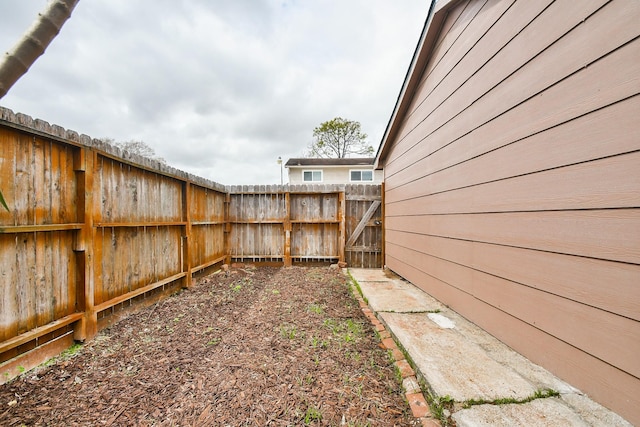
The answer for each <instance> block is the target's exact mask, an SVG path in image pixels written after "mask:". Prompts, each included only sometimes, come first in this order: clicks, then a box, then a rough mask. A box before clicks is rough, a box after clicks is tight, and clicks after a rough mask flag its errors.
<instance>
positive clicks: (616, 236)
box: [386, 209, 640, 264]
mask: <svg viewBox="0 0 640 427" xmlns="http://www.w3.org/2000/svg"><path fill="white" fill-rule="evenodd" d="M386 228H387V230H396V231H405V232H412V233H418V234H426V235H430V236H440V237H450V238H454V239H464V240H473V241H479V242H485V243H494V244H499V245H507V246H516V247H522V248H527V249H537V250H542V251H548V252H558V253H566V254H571V255H578V256H586V257H590V258H596V259H608V260H612V261H620V262H628V263H634V264H640V245H639V244H638V236H640V209H605V210H578V211H543V212H509V213H499V214H491V213H489V214H460V215H428V216H425V215H407V216H402V217H387V223H386ZM603 236H606V237H603Z"/></svg>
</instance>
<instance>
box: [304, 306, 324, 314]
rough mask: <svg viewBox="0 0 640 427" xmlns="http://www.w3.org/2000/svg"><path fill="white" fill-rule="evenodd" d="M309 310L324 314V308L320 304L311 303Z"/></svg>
mask: <svg viewBox="0 0 640 427" xmlns="http://www.w3.org/2000/svg"><path fill="white" fill-rule="evenodd" d="M307 311H309V312H311V313H315V314H323V313H324V308H322V306H321V305H320V304H309V306H308V307H307Z"/></svg>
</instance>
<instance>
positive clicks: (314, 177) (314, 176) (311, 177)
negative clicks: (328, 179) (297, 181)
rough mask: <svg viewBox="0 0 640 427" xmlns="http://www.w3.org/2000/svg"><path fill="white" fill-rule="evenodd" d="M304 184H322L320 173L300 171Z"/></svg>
mask: <svg viewBox="0 0 640 427" xmlns="http://www.w3.org/2000/svg"><path fill="white" fill-rule="evenodd" d="M302 180H303V181H304V182H322V171H302Z"/></svg>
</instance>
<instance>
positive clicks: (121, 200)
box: [0, 107, 382, 382]
mask: <svg viewBox="0 0 640 427" xmlns="http://www.w3.org/2000/svg"><path fill="white" fill-rule="evenodd" d="M0 147H1V148H0V191H2V194H3V195H4V198H5V200H6V201H7V203H8V205H9V207H10V210H9V211H7V210H4V208H1V207H0V259H1V262H0V277H2V282H1V285H0V288H1V289H0V374H1V377H0V378H1V379H0V381H1V382H5V381H7V380H8V379H10V378H12V377H14V376H16V375H17V374H19V373H20V372H21V371H22V370H24V367H28V366H35V365H37V364H39V363H42V362H43V361H44V360H46V359H47V358H49V357H51V356H53V355H55V354H57V353H59V352H60V351H62V350H63V349H65V348H66V347H68V346H69V345H71V344H72V343H73V341H74V340H80V341H82V340H85V339H89V338H91V337H93V336H94V335H95V334H96V333H97V331H98V330H99V329H100V328H103V327H105V326H107V325H109V324H111V323H112V322H114V321H116V320H117V319H118V318H119V317H120V316H121V315H123V314H125V313H127V312H128V311H129V310H130V308H133V307H135V308H136V309H137V308H141V307H144V306H146V305H149V304H153V303H154V302H157V301H158V300H159V299H161V298H163V297H165V296H167V295H168V294H170V293H172V292H174V291H176V290H178V289H180V288H183V287H189V286H190V285H191V281H192V276H193V275H194V274H195V273H197V272H201V271H206V270H207V269H209V268H210V267H218V266H219V265H221V264H222V263H224V262H226V263H231V262H264V263H269V262H276V263H280V264H282V265H292V264H293V263H295V262H315V261H322V262H338V261H347V262H348V263H349V264H350V265H353V266H359V267H381V264H382V226H381V222H382V215H381V211H380V207H379V204H380V200H381V199H380V197H381V194H382V193H381V191H380V186H376V185H364V186H363V185H333V186H318V185H309V186H307V185H300V186H264V185H263V186H228V187H224V186H222V185H220V184H217V183H214V182H211V181H207V180H205V179H202V178H200V177H196V176H192V175H189V174H186V173H184V172H181V171H178V170H176V169H173V168H171V167H168V166H166V165H164V164H160V163H158V162H155V161H152V160H149V159H146V158H143V157H140V156H136V155H132V154H129V153H127V152H121V151H120V150H119V149H118V148H116V147H112V146H110V145H108V144H104V143H103V142H101V141H99V140H92V139H91V138H89V137H88V136H86V135H81V136H80V135H78V134H77V133H76V132H74V131H68V130H65V129H63V128H61V127H59V126H55V125H53V126H52V125H49V124H48V123H46V122H43V121H40V120H33V119H31V118H30V117H29V116H25V115H22V114H14V113H13V112H12V111H11V110H8V109H4V108H2V107H0ZM376 203H377V205H376ZM347 242H348V245H347ZM346 246H348V247H346Z"/></svg>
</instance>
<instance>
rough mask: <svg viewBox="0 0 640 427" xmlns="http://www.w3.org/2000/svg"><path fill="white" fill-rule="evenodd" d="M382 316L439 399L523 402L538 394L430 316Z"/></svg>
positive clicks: (474, 345) (400, 314)
mask: <svg viewBox="0 0 640 427" xmlns="http://www.w3.org/2000/svg"><path fill="white" fill-rule="evenodd" d="M379 315H380V317H381V320H382V322H383V323H385V324H386V326H387V327H388V329H389V330H390V331H391V334H392V335H393V336H395V337H396V339H397V340H398V341H399V342H400V344H401V345H402V346H403V347H404V349H405V350H406V351H407V353H409V355H411V358H412V360H413V362H414V363H415V365H416V367H417V369H418V371H419V372H420V373H421V374H422V376H424V378H425V380H426V382H427V383H428V384H429V386H430V387H431V388H432V389H433V391H434V392H435V393H436V394H437V395H439V396H447V395H448V396H451V397H452V398H453V399H454V400H455V401H457V402H465V401H468V400H471V399H475V400H488V401H492V400H496V399H501V398H512V399H519V400H520V399H526V398H527V397H529V396H531V395H533V394H534V393H535V391H536V388H535V387H534V386H533V385H532V384H531V383H530V382H528V381H527V380H525V379H524V378H522V377H521V376H520V375H519V374H518V373H516V372H515V371H514V370H512V369H511V368H509V367H507V366H504V365H501V364H500V363H498V362H496V361H495V360H493V359H492V358H491V357H489V356H488V355H487V353H486V352H485V351H484V350H482V348H480V347H479V346H478V345H476V344H475V343H474V342H472V341H470V340H468V339H466V338H465V337H464V336H463V335H461V334H460V333H459V332H458V331H457V330H456V329H455V328H443V327H441V326H439V325H438V324H436V323H435V322H434V321H433V320H431V319H430V318H429V317H428V315H427V314H406V313H380V314H379Z"/></svg>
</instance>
